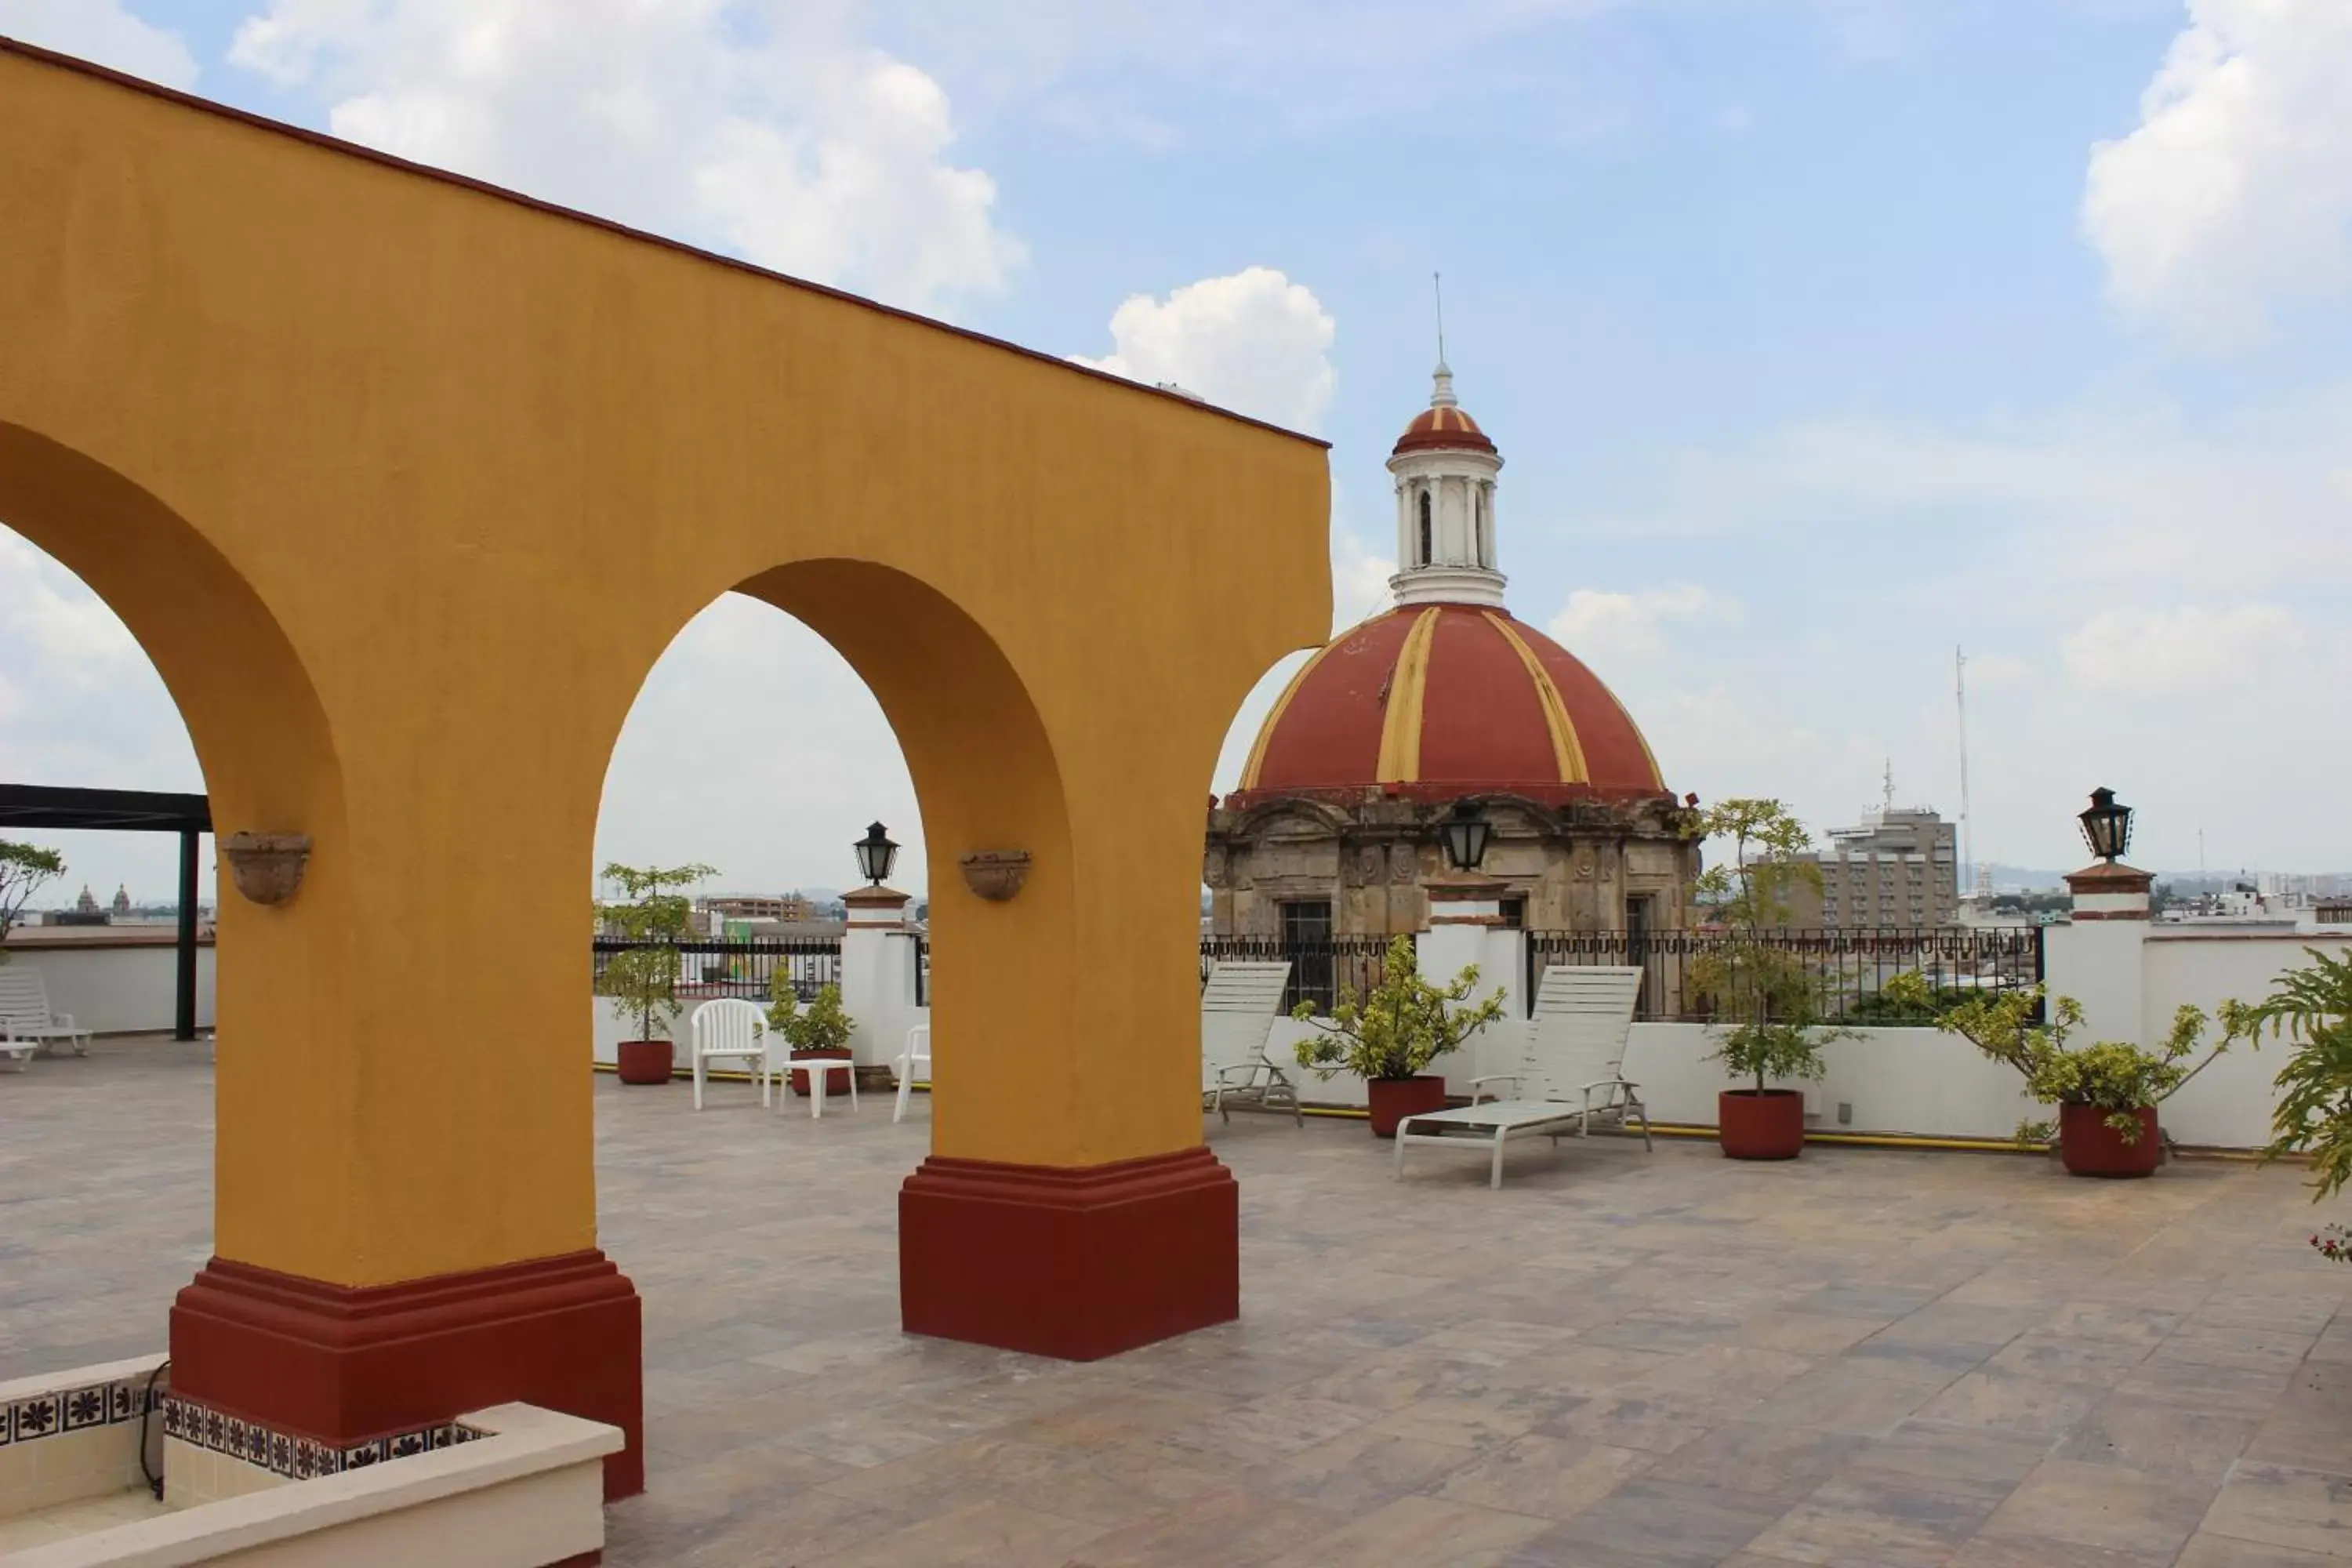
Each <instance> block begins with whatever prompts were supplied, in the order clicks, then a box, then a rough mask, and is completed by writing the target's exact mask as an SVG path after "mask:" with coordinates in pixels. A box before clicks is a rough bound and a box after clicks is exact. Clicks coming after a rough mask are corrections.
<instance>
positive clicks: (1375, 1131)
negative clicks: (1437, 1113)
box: [1364, 1074, 1445, 1138]
mask: <svg viewBox="0 0 2352 1568" xmlns="http://www.w3.org/2000/svg"><path fill="white" fill-rule="evenodd" d="M1364 1093H1365V1095H1366V1096H1367V1098H1369V1099H1370V1101H1371V1107H1372V1136H1373V1137H1375V1138H1393V1137H1395V1136H1396V1129H1397V1123H1398V1122H1400V1121H1403V1120H1404V1119H1405V1118H1406V1117H1408V1116H1421V1115H1425V1114H1426V1113H1428V1112H1430V1111H1433V1110H1444V1109H1445V1080H1444V1079H1442V1078H1439V1077H1436V1076H1434V1075H1431V1074H1424V1075H1423V1076H1422V1077H1420V1078H1376V1079H1372V1080H1371V1081H1370V1083H1367V1084H1366V1085H1364Z"/></svg>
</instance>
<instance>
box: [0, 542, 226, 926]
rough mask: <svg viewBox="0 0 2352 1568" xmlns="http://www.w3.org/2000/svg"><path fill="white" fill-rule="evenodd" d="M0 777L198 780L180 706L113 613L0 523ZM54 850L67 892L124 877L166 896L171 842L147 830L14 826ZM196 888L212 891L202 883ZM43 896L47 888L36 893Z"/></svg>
mask: <svg viewBox="0 0 2352 1568" xmlns="http://www.w3.org/2000/svg"><path fill="white" fill-rule="evenodd" d="M0 605H5V606H6V608H5V611H0V779H5V780H6V781H7V782H9V783H11V784H68V785H73V784H79V785H88V786H91V787H95V788H114V789H163V790H201V789H203V788H204V787H205V785H204V774H203V773H202V771H201V770H200V769H199V768H198V767H197V766H196V754H195V748H194V746H193V745H192V744H191V743H190V742H189V740H188V731H187V726H186V724H185V723H184V722H183V721H181V718H180V710H179V707H178V705H177V704H176V703H174V702H173V700H172V695H171V693H170V692H169V691H167V690H166V689H164V686H163V677H161V676H159V675H157V674H156V673H155V667H154V666H153V665H152V663H150V662H149V661H148V658H147V655H146V653H145V651H144V650H143V649H142V648H141V647H140V646H139V644H138V643H137V642H136V641H135V640H134V639H133V638H132V637H131V633H130V631H129V629H128V628H126V627H125V626H123V624H122V622H121V619H119V618H118V617H117V616H115V614H114V612H113V611H112V610H110V609H109V608H108V607H107V605H106V604H105V603H104V601H102V600H100V598H99V596H98V595H96V594H94V593H92V592H90V590H89V587H88V586H86V585H85V584H83V583H82V581H81V579H80V578H79V577H77V576H75V575H74V574H72V573H70V572H68V571H67V570H66V569H65V568H64V567H63V566H61V565H59V564H58V563H57V562H56V561H54V560H52V559H51V558H50V557H49V556H48V555H47V553H46V552H43V551H41V550H39V549H37V548H36V547H35V546H34V545H33V544H32V543H31V542H28V541H26V539H24V538H22V537H21V536H20V535H18V534H16V533H14V532H11V531H9V530H7V529H5V528H0ZM0 837H29V838H31V839H33V840H35V841H36V842H39V843H44V844H48V845H52V846H54V847H58V848H60V849H62V850H63V851H64V853H65V856H66V860H67V867H68V880H69V882H70V886H68V887H67V888H66V889H64V891H65V896H66V897H68V898H70V897H71V896H72V895H73V893H74V892H75V891H77V890H79V888H80V886H81V884H82V883H83V882H84V881H87V882H89V884H90V885H91V886H92V887H93V888H95V889H98V890H99V891H100V893H101V894H104V893H107V892H110V891H111V890H112V889H113V888H114V886H115V885H116V884H117V883H125V884H128V885H129V887H130V889H131V895H132V896H133V897H134V898H137V899H140V900H171V899H172V898H173V897H175V896H176V891H175V889H176V888H177V886H178V884H177V881H176V876H177V867H178V856H179V850H178V846H177V841H176V840H174V839H173V838H172V837H170V836H169V835H165V834H154V833H70V834H53V833H17V832H0ZM44 897H45V898H46V897H47V895H46V894H45V895H44ZM205 897H206V898H210V897H211V892H210V890H209V889H208V888H207V889H206V891H205Z"/></svg>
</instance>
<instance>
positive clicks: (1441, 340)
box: [1429, 272, 1445, 364]
mask: <svg viewBox="0 0 2352 1568" xmlns="http://www.w3.org/2000/svg"><path fill="white" fill-rule="evenodd" d="M1429 291H1430V292H1431V293H1432V294H1434V295H1435V296H1436V297H1437V363H1440V364H1444V363H1445V275H1444V273H1442V272H1433V273H1431V274H1430V275H1429Z"/></svg>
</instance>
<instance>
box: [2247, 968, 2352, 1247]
mask: <svg viewBox="0 0 2352 1568" xmlns="http://www.w3.org/2000/svg"><path fill="white" fill-rule="evenodd" d="M2304 951H2305V952H2307V953H2309V954H2310V955H2311V960H2312V966H2311V967H2310V968H2308V969H2290V970H2287V971H2286V972H2285V973H2282V974H2281V975H2280V976H2279V977H2278V978H2277V979H2276V980H2275V981H2273V983H2272V986H2271V994H2269V995H2268V996H2265V997H2263V999H2262V1000H2261V1001H2260V1002H2257V1003H2255V1004H2254V1005H2252V1006H2251V1007H2248V1006H2242V1005H2239V1004H2236V1003H2231V1004H2230V1005H2227V1006H2225V1007H2224V1008H2223V1009H2222V1014H2221V1016H2222V1022H2223V1025H2224V1026H2225V1027H2228V1028H2230V1029H2231V1030H2233V1031H2237V1032H2242V1033H2243V1034H2245V1035H2246V1036H2247V1037H2249V1038H2252V1037H2254V1036H2255V1035H2256V1034H2258V1033H2259V1032H2260V1031H2261V1030H2262V1029H2263V1027H2264V1026H2268V1028H2269V1029H2270V1032H2271V1034H2272V1035H2273V1037H2277V1036H2280V1035H2285V1036H2287V1037H2291V1038H2293V1039H2294V1040H2296V1041H2297V1042H2299V1043H2298V1044H2297V1045H2296V1047H2295V1049H2294V1056H2292V1057H2290V1058H2287V1063H2286V1066H2285V1067H2284V1068H2280V1069H2279V1075H2278V1077H2277V1078H2276V1079H2273V1084H2274V1086H2275V1087H2276V1088H2277V1089H2279V1091H2280V1093H2279V1100H2278V1106H2277V1108H2276V1109H2275V1110H2273V1112H2272V1113H2271V1132H2272V1135H2273V1136H2272V1141H2271V1144H2270V1147H2268V1148H2267V1149H2265V1150H2264V1151H2263V1158H2264V1159H2265V1160H2275V1159H2278V1158H2279V1157H2280V1156H2281V1155H2285V1154H2295V1155H2300V1156H2302V1157H2304V1158H2305V1159H2307V1160H2309V1161H2310V1162H2311V1201H2312V1202H2314V1203H2317V1202H2319V1201H2320V1200H2321V1199H2322V1198H2326V1197H2332V1196H2334V1195H2335V1194H2336V1193H2338V1192H2341V1191H2342V1190H2343V1188H2344V1184H2345V1183H2346V1182H2347V1181H2352V958H2330V957H2328V956H2327V954H2326V953H2324V952H2320V951H2319V950H2318V949H2317V948H2305V950H2304ZM2311 1245H2312V1246H2313V1247H2316V1248H2318V1249H2319V1251H2320V1253H2321V1254H2322V1255H2323V1256H2325V1257H2327V1258H2333V1259H2335V1260H2336V1261H2337V1262H2339V1263H2340V1262H2345V1261H2347V1260H2352V1234H2347V1231H2346V1229H2345V1227H2344V1226H2340V1225H2327V1226H2321V1227H2320V1228H2319V1229H2317V1230H2315V1231H2314V1232H2313V1233H2312V1236H2311Z"/></svg>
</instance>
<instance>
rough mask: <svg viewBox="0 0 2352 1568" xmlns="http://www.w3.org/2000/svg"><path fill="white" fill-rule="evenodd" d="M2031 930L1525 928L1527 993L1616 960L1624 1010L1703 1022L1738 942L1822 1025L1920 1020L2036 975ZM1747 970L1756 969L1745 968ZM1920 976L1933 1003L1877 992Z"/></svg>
mask: <svg viewBox="0 0 2352 1568" xmlns="http://www.w3.org/2000/svg"><path fill="white" fill-rule="evenodd" d="M2043 929H2044V928H2042V927H2041V926H1964V927H1952V928H1935V929H1929V928H1916V929H1914V928H1903V927H1890V928H1886V929H1882V930H1870V931H1809V930H1791V929H1782V930H1775V931H1763V932H1761V933H1759V934H1758V935H1755V936H1752V937H1751V936H1746V935H1741V934H1738V933H1735V932H1732V931H1646V932H1627V931H1529V932H1528V937H1527V950H1528V960H1527V961H1528V973H1527V996H1528V998H1529V999H1530V1000H1532V998H1533V997H1534V996H1535V995H1536V993H1537V991H1538V988H1539V987H1540V986H1541V984H1542V983H1543V973H1544V971H1545V970H1547V969H1550V968H1553V967H1555V966H1557V965H1562V964H1625V965H1634V966H1638V967H1639V968H1640V969H1641V971H1642V995H1641V1000H1640V1002H1639V1004H1638V1005H1637V1006H1636V1009H1635V1011H1634V1015H1633V1016H1635V1017H1636V1018H1639V1019H1643V1020H1645V1021H1653V1022H1660V1023H1668V1022H1683V1023H1713V1022H1715V1021H1716V1020H1717V1019H1718V1018H1721V1017H1724V1016H1729V1015H1736V1014H1737V1013H1738V1011H1739V1010H1740V1009H1739V1006H1738V1004H1737V998H1735V997H1732V996H1729V995H1727V994H1724V992H1725V991H1726V989H1727V984H1729V985H1736V984H1738V975H1739V974H1740V973H1742V967H1741V964H1740V963H1739V955H1740V953H1741V951H1742V950H1743V948H1745V949H1748V950H1760V951H1761V952H1762V953H1763V954H1765V955H1768V959H1767V961H1768V962H1769V955H1785V961H1786V962H1785V963H1784V964H1783V965H1782V966H1780V973H1789V972H1790V970H1793V971H1794V972H1795V973H1799V974H1801V975H1803V976H1804V977H1806V978H1807V979H1809V980H1810V981H1811V986H1810V988H1809V991H1810V994H1811V996H1812V997H1813V998H1814V999H1815V1002H1816V1004H1817V1006H1818V1009H1819V1014H1820V1016H1822V1017H1823V1018H1825V1019H1828V1020H1830V1021H1832V1022H1837V1023H1845V1024H1853V1025H1864V1024H1929V1023H1933V1022H1934V1021H1935V1018H1936V1015H1937V1011H1938V1010H1940V1009H1941V1008H1942V1007H1945V1006H1948V1005H1951V1004H1952V1003H1955V1002H1957V1001H1958V1000H1960V999H1961V998H1963V997H1966V996H1970V995H1974V994H1979V993H1982V992H1985V991H2021V990H2023V989H2025V988H2026V987H2028V986H2031V985H2033V984H2038V983H2039V982H2040V981H2041V979H2042V932H2043ZM1749 967H1750V968H1751V969H1752V968H1754V967H1757V966H1756V965H1750V966H1749ZM1908 973H1917V974H1919V975H1921V976H1922V977H1923V978H1925V979H1926V981H1927V986H1928V990H1929V993H1930V994H1931V996H1932V998H1933V1001H1932V1002H1931V1003H1930V1004H1929V1005H1927V1007H1926V1008H1925V1009H1922V1008H1919V1007H1916V1006H1906V1005H1903V1004H1900V1003H1898V1002H1896V1001H1895V999H1894V998H1891V997H1888V996H1886V995H1885V994H1884V992H1885V985H1886V983H1887V982H1888V981H1889V980H1892V979H1893V978H1895V976H1896V975H1898V974H1908Z"/></svg>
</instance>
